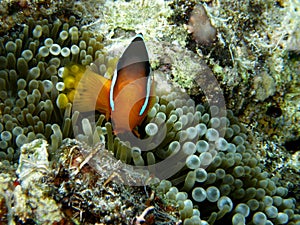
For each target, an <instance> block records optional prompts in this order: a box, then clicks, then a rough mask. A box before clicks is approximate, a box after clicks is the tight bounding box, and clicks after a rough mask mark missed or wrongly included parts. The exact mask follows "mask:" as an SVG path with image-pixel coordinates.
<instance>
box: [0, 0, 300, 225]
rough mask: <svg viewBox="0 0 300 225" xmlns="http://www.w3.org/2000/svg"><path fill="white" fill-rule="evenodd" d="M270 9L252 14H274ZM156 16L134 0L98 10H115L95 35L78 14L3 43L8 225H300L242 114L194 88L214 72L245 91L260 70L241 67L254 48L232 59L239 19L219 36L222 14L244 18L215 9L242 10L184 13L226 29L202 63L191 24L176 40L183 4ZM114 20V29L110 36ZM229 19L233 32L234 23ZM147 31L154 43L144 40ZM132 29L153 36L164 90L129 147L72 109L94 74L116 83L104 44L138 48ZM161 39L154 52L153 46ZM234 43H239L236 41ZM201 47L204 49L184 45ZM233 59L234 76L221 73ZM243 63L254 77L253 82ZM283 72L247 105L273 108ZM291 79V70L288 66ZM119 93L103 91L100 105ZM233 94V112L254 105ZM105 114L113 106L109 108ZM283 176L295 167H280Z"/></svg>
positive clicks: (0, 64)
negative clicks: (128, 43) (127, 40)
mask: <svg viewBox="0 0 300 225" xmlns="http://www.w3.org/2000/svg"><path fill="white" fill-rule="evenodd" d="M270 2H271V1H268V2H267V3H266V4H265V3H259V2H257V1H254V2H251V4H252V3H253V4H254V3H255V4H256V5H259V6H261V7H262V6H263V7H262V9H263V10H266V9H267V8H268V9H271V10H274V9H275V8H274V6H272V5H270ZM282 2H285V1H281V3H280V4H281V5H284V6H281V7H283V9H285V7H287V6H289V7H291V5H292V4H294V5H297V4H296V3H293V1H286V3H282ZM137 3H139V4H137ZM1 4H3V3H1ZM132 4H136V5H138V6H139V7H138V10H137V11H134V9H132V7H131V6H132ZM149 4H150V3H149V2H147V1H143V3H142V4H140V2H138V1H136V0H133V1H130V2H125V1H114V2H105V3H99V4H97V7H103V9H105V8H106V7H110V8H107V10H106V11H105V10H104V11H103V12H104V13H103V16H104V17H105V16H106V17H107V16H110V17H109V19H107V20H104V19H103V18H102V15H101V16H100V17H101V18H100V19H99V20H98V21H96V23H94V24H90V25H88V26H85V27H82V26H81V25H79V24H78V19H76V17H74V16H71V17H70V18H68V19H60V20H56V19H55V20H51V19H48V20H46V19H44V20H36V21H35V20H33V19H28V21H27V22H26V24H27V25H25V26H24V27H16V29H15V31H11V32H10V33H9V34H8V35H6V36H3V37H1V38H0V54H1V56H0V87H1V89H0V99H1V102H0V121H1V124H0V134H1V135H0V138H1V140H0V148H1V151H0V159H1V160H0V168H1V174H0V184H1V185H0V216H1V221H3V222H4V223H12V224H13V223H36V224H57V223H70V224H95V223H103V224H112V223H114V224H121V223H124V224H142V223H146V224H201V225H203V224H221V223H223V224H255V225H256V224H299V223H300V215H299V205H298V199H299V198H295V197H297V194H296V193H293V192H292V190H295V188H294V189H292V188H293V187H292V186H291V185H286V184H285V183H284V182H282V179H283V178H282V177H279V176H278V175H276V174H275V173H274V172H272V171H271V168H269V167H268V168H265V164H263V163H266V162H264V161H262V160H261V157H258V156H257V155H256V153H257V152H264V151H262V150H265V149H266V147H261V148H258V147H257V145H256V143H257V142H256V140H255V137H253V136H252V135H251V134H250V133H249V132H248V130H247V129H246V128H245V126H243V125H242V124H240V122H239V119H238V118H237V117H235V116H234V114H235V111H232V110H226V108H224V107H222V106H220V105H215V104H216V102H213V103H214V104H208V103H204V104H203V103H202V101H200V100H199V99H200V96H198V95H197V93H198V94H199V90H197V88H198V89H199V86H197V85H199V82H198V81H200V80H202V81H203V80H205V79H203V77H202V76H201V75H203V74H204V73H205V74H207V72H208V71H209V74H212V72H211V71H210V69H209V66H211V68H213V71H214V72H215V73H216V75H217V76H218V78H219V79H221V80H222V87H224V90H225V93H227V92H228V87H232V83H231V82H232V81H233V80H234V79H233V78H234V77H235V76H236V75H241V79H242V80H244V82H242V83H241V84H240V86H238V87H239V88H241V89H240V90H242V88H243V87H249V86H247V79H246V78H247V77H251V73H252V72H253V71H255V72H257V71H258V70H257V68H254V67H251V65H252V64H251V63H250V64H247V63H248V62H249V60H250V61H251V60H254V58H252V57H250V56H249V57H247V56H246V55H245V52H244V50H245V49H247V48H248V46H247V45H245V46H243V47H241V46H239V47H241V48H236V49H235V50H234V51H232V52H231V53H232V55H231V56H230V54H229V51H230V50H233V47H234V46H233V45H234V44H239V43H238V41H237V40H240V38H242V37H241V36H239V27H234V29H232V28H231V27H230V26H231V25H232V24H231V21H230V20H227V21H224V20H223V25H222V24H221V21H222V17H223V16H224V15H225V14H226V12H227V10H229V11H230V10H231V11H230V12H229V15H230V14H234V13H236V8H235V7H227V8H226V7H223V9H222V10H221V11H220V12H221V14H220V16H219V17H218V16H216V14H215V13H216V11H215V10H216V9H217V8H218V7H221V6H224V5H226V4H228V5H230V4H235V3H229V2H227V1H225V2H215V1H208V3H205V4H203V5H201V6H199V5H197V4H199V2H197V4H196V3H195V4H193V2H192V3H189V4H188V5H189V6H190V7H189V8H188V9H187V8H185V7H181V9H182V10H187V11H190V12H192V8H193V7H194V5H197V7H201V8H202V9H203V10H205V11H206V14H207V17H208V18H209V19H210V22H211V23H210V25H213V26H214V28H215V29H217V38H212V39H211V40H210V42H212V44H211V45H207V46H205V47H203V48H202V47H200V48H202V49H200V48H198V49H197V51H196V52H197V54H198V55H197V54H194V53H192V52H190V51H188V50H187V49H185V48H184V47H182V46H183V45H185V43H190V44H191V43H193V42H194V41H192V39H190V40H189V39H185V38H186V36H187V35H188V34H187V32H186V31H184V26H183V24H182V26H181V25H178V24H177V25H176V26H178V27H177V28H176V26H174V25H172V26H170V24H169V23H171V22H170V20H171V19H172V18H171V17H169V16H170V15H171V14H172V13H174V12H177V13H179V12H180V10H179V9H178V8H176V6H180V5H184V4H183V2H182V1H174V2H173V3H172V7H173V8H174V10H173V11H174V12H173V11H172V10H170V8H169V7H168V6H167V4H166V3H165V2H164V3H161V2H158V1H155V2H154V3H153V4H154V6H155V7H156V8H157V9H159V10H158V13H156V14H155V16H154V18H156V19H153V20H151V19H149V18H151V16H149V15H148V14H149V13H150V14H151V13H153V11H151V7H150V6H149ZM249 4H250V3H249ZM264 4H265V5H264ZM150 5H151V4H150ZM158 5H159V6H161V7H157V6H158ZM286 5H287V6H286ZM85 6H86V5H85V3H82V5H81V6H80V7H79V6H78V4H76V7H77V9H78V11H76V12H75V14H76V13H78V12H79V10H80V12H85V10H88V7H86V8H85ZM112 6H115V7H112ZM97 7H96V8H97ZM122 7H123V8H122ZM130 7H131V9H130V10H131V11H130V12H133V11H134V12H136V14H134V16H136V17H137V18H140V19H141V21H138V20H135V21H134V22H133V23H130V22H128V21H127V19H130V18H131V19H132V17H131V16H130V15H127V14H126V13H125V15H124V17H120V14H122V13H123V14H124V9H128V8H130ZM276 7H277V6H276ZM143 8H144V9H145V10H142V9H143ZM90 10H92V11H93V10H95V9H90ZM247 10H248V11H247ZM247 10H246V9H245V7H242V11H241V17H242V18H243V19H245V18H246V13H250V14H249V16H248V17H249V18H250V19H251V20H252V19H255V18H256V14H255V11H253V10H251V9H250V8H249V9H247ZM249 10H250V11H249ZM109 13H112V15H110V14H109ZM113 13H114V14H113ZM140 14H143V16H140ZM76 15H77V14H76ZM93 15H95V14H93ZM184 15H185V16H184ZM226 15H227V14H226ZM181 16H183V17H185V19H186V24H187V20H188V16H187V15H186V14H184V13H183V14H182V15H181ZM145 17H146V18H147V20H145V21H146V22H145V21H144V18H145ZM160 17H161V19H160V20H157V18H160ZM167 17H169V22H167V21H168V20H167ZM183 17H177V19H178V18H183ZM89 18H90V17H89ZM114 18H119V20H118V21H116V23H115V24H113V22H114ZM232 18H233V20H234V21H235V20H236V16H235V14H234V15H233V17H232ZM173 19H174V18H173ZM105 21H106V22H105ZM129 21H130V20H129ZM152 21H153V22H152ZM193 21H194V22H195V20H192V21H191V22H193ZM105 23H106V24H105ZM136 23H139V24H143V25H144V24H150V25H151V26H150V25H149V26H148V27H147V26H144V27H143V26H141V25H140V26H138V25H136ZM160 23H161V26H160V25H159V24H160ZM124 24H125V25H126V27H125V25H124ZM224 24H225V25H226V26H228V27H226V26H225V25H224ZM259 24H260V23H259ZM97 25H99V27H98V28H99V29H96V30H98V32H99V31H100V32H102V31H103V34H105V36H103V35H100V34H99V33H98V35H95V33H97V32H91V31H90V28H93V29H95V27H97ZM106 25H107V26H106ZM190 25H193V24H190ZM115 26H117V27H115ZM266 26H267V25H266ZM290 26H291V27H292V25H291V24H290ZM135 27H136V28H135ZM162 27H163V28H165V29H162ZM150 28H151V29H150ZM244 28H245V27H244ZM244 28H243V29H244ZM145 29H146V30H147V29H150V31H149V32H144V31H145ZM129 30H132V31H136V32H137V33H139V32H142V33H143V34H144V36H145V42H146V44H147V46H148V48H149V59H150V63H151V64H152V65H153V64H155V66H156V67H155V68H156V70H154V80H155V82H156V83H155V85H156V86H155V91H154V93H155V98H154V100H153V101H154V103H153V107H149V112H147V115H146V116H145V120H144V121H142V122H141V123H139V124H137V125H138V126H137V127H136V128H135V130H136V131H137V132H138V134H139V137H140V138H137V137H136V136H134V135H132V136H130V138H131V139H130V138H129V139H126V136H122V135H120V136H119V135H118V134H117V135H116V133H115V132H114V124H113V123H112V122H113V120H111V119H110V118H109V116H108V115H107V114H108V113H106V112H105V111H104V110H102V109H101V110H99V111H100V112H95V111H94V109H95V107H94V108H91V109H92V111H93V113H90V114H88V113H85V112H82V111H81V110H80V111H81V112H79V111H76V110H75V111H74V105H73V103H74V101H76V90H77V89H78V87H79V86H80V83H81V78H82V77H83V76H85V74H86V73H90V74H93V76H98V77H97V78H99V77H100V76H102V77H105V78H107V79H108V80H110V79H113V77H114V70H115V68H116V65H117V62H118V60H119V58H118V57H120V54H116V55H110V54H108V53H107V50H106V49H105V48H104V45H106V44H107V43H111V42H112V41H113V40H112V39H110V38H112V37H114V38H117V37H121V36H122V34H126V35H128V36H130V37H131V38H132V37H133V36H134V34H131V33H130V32H128V31H129ZM162 30H164V32H162ZM258 31H260V30H258ZM245 32H246V30H245ZM251 32H252V30H251V29H250V31H249V33H247V32H246V33H245V40H248V39H247V38H248V34H250V33H251ZM192 35H193V34H192ZM194 35H195V34H194ZM224 35H227V36H224ZM213 36H214V35H213ZM153 37H155V38H156V41H153V43H151V41H150V40H154V38H153ZM230 37H231V38H232V37H234V38H233V39H232V41H231V42H230V41H229V39H230ZM194 38H195V36H194ZM254 38H255V39H256V40H257V39H259V38H258V37H254ZM121 40H122V38H120V40H118V41H121ZM131 40H132V39H131ZM157 40H158V41H157ZM176 40H177V42H176ZM259 40H260V41H262V40H261V39H259ZM288 40H289V41H288V43H289V44H288V46H290V47H289V49H291V51H293V52H296V51H295V50H294V49H295V47H293V46H291V45H292V44H293V43H296V41H297V40H295V39H293V38H292V37H290V36H289V38H288ZM168 42H170V43H172V44H170V43H168ZM178 43H179V44H178ZM222 43H223V45H222V46H223V47H220V48H218V49H219V51H221V52H222V51H224V54H223V55H222V54H220V56H219V58H218V57H217V55H218V54H216V53H217V52H218V51H217V50H216V48H215V45H216V46H220V44H222ZM247 43H248V42H247ZM251 43H252V42H251ZM257 43H258V44H259V45H258V46H260V44H262V42H257ZM199 44H200V41H199ZM192 46H197V45H192V44H191V45H190V46H189V47H192ZM228 46H229V48H227V47H228ZM256 47H257V46H256ZM277 47H278V46H277ZM281 47H282V46H281V45H280V46H279V47H278V48H276V49H273V53H274V55H272V54H271V53H266V52H264V53H263V54H262V55H263V56H268V59H270V57H275V59H276V61H278V60H280V59H283V60H286V59H285V58H284V57H283V58H282V57H281V58H280V57H277V56H278V55H276V54H277V53H278V51H280V49H281ZM111 49H113V48H112V47H111ZM159 49H160V50H159ZM226 49H227V50H226ZM258 49H259V48H258ZM201 50H203V51H202V52H201ZM151 51H152V52H151ZM239 51H240V52H239ZM208 52H210V53H208ZM248 52H249V51H248ZM183 53H186V54H184V55H183ZM227 53H228V54H227ZM275 53H276V54H275ZM259 54H261V52H260V53H259ZM199 55H201V56H203V58H204V59H206V62H207V63H208V64H209V66H207V65H206V63H205V62H204V61H203V60H202V59H200V58H199V57H198V56H199ZM253 55H254V56H255V52H253ZM165 56H168V57H165ZM239 56H240V57H239ZM231 57H232V58H231ZM276 57H277V58H276ZM296 58H297V57H296ZM232 59H234V61H233V62H231V64H230V65H231V66H232V68H230V66H226V62H229V61H230V60H232ZM218 60H219V61H218ZM239 60H241V61H239ZM183 62H184V63H183ZM242 62H246V63H245V64H244V66H246V67H247V68H250V69H249V70H244V69H245V67H243V66H242V64H243V63H242ZM214 63H215V65H214ZM268 63H269V64H270V60H268ZM190 65H192V66H193V67H191V68H192V69H190V70H188V68H186V67H189V66H190ZM197 65H198V66H197ZM199 65H200V66H199ZM212 65H214V66H212ZM228 65H229V64H228ZM86 66H89V69H88V70H87V69H86V68H87V67H86ZM199 67H200V68H199ZM273 69H274V70H273ZM276 69H278V67H276V68H273V67H272V66H270V70H267V71H260V73H257V77H255V78H253V80H256V81H255V82H254V84H255V85H253V88H254V89H255V90H256V91H257V92H256V95H252V96H253V98H256V99H257V100H258V102H259V104H261V105H263V104H265V102H266V101H268V99H270V98H273V99H274V96H276V93H277V92H278V90H279V89H278V88H281V87H282V85H284V82H283V81H282V83H277V81H278V77H277V74H279V73H278V70H276ZM289 69H290V70H291V71H292V66H291V67H289ZM87 71H88V72H87ZM186 71H189V72H186ZM234 71H235V73H231V72H234ZM270 71H271V72H270ZM224 74H226V76H224ZM175 75H176V76H175ZM212 75H213V74H212ZM227 75H228V76H227ZM292 76H293V77H294V73H292ZM166 77H167V78H166ZM168 78H169V79H168ZM170 79H173V80H175V81H176V80H178V81H179V82H178V83H179V84H181V85H182V86H184V87H185V88H187V92H188V93H193V95H195V99H197V100H196V101H194V100H192V99H191V98H190V97H189V96H188V95H187V94H186V93H185V91H184V90H182V89H180V88H177V87H174V86H172V85H170ZM272 80H273V85H272V87H273V88H272V90H269V92H268V91H266V90H268V88H266V87H265V83H266V81H269V83H270V84H272ZM227 81H228V84H227V83H226V82H227ZM274 81H275V83H276V85H274ZM269 83H268V84H269ZM78 85H79V86H78ZM226 85H227V86H226ZM234 85H237V83H234ZM234 85H233V86H234ZM110 86H111V85H107V90H106V91H105V93H108V92H109V90H110V89H109V88H110ZM175 86H176V85H175ZM200 86H201V85H200ZM235 87H237V86H235ZM292 87H295V85H294V84H293V85H292ZM202 89H204V90H205V87H204V88H203V87H202ZM260 93H261V94H260ZM105 95H107V94H105ZM234 95H235V92H234V90H233V91H232V94H231V95H230V96H233V97H232V98H231V102H230V105H231V104H233V102H234V100H238V99H240V98H243V99H244V100H245V101H246V102H247V101H249V99H250V98H251V96H250V97H246V96H242V97H241V96H239V95H237V96H236V97H234ZM96 96H97V97H98V95H96ZM100 96H102V94H101V93H100ZM206 97H208V99H210V98H211V96H206ZM114 104H117V103H116V102H115V103H114ZM118 104H119V103H118ZM105 105H109V106H111V105H110V103H109V99H108V102H106V103H105ZM241 105H243V104H241ZM92 106H95V104H94V105H92ZM272 107H273V108H276V107H275V106H274V105H272ZM272 107H271V106H268V108H269V109H270V110H269V111H268V114H270V115H275V114H274V113H272V112H271V111H272V110H271V108H272ZM241 108H243V107H241ZM241 108H240V107H238V108H237V109H236V110H237V111H239V110H240V109H241ZM72 110H73V111H72ZM258 113H259V111H258ZM282 113H283V114H284V113H285V111H284V110H283V111H282ZM276 115H277V114H276ZM279 117H280V115H279ZM248 128H249V127H248ZM130 130H131V129H130ZM129 133H131V132H129ZM68 138H76V139H77V140H71V139H68ZM126 140H128V141H126ZM46 141H47V142H48V143H49V145H48V146H47V142H46ZM145 149H146V150H147V151H144V150H145ZM296 156H297V154H295V157H296ZM281 165H286V164H285V163H284V161H282V164H281ZM289 165H293V167H296V168H297V165H298V164H295V163H293V162H292V161H289ZM289 168H291V167H289ZM15 172H17V176H16V173H15ZM158 178H159V179H158ZM295 179H296V176H295ZM126 184H127V185H126ZM132 185H140V187H132ZM295 185H297V181H295V182H294V186H295ZM298 197H299V196H298ZM49 212H50V213H49Z"/></svg>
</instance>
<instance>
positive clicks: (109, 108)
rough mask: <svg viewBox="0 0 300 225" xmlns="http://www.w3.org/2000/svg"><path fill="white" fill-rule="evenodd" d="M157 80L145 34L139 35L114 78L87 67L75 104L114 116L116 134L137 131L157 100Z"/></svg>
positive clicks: (126, 51) (123, 57) (119, 65)
mask: <svg viewBox="0 0 300 225" xmlns="http://www.w3.org/2000/svg"><path fill="white" fill-rule="evenodd" d="M153 94H154V82H153V76H152V70H151V66H150V62H149V56H148V51H147V48H146V45H145V42H144V38H143V35H142V34H138V35H136V36H135V37H134V38H133V40H132V41H131V43H130V44H129V46H128V47H127V48H126V49H125V51H124V52H123V54H122V55H121V57H120V59H119V61H118V63H117V66H116V69H115V71H114V74H113V77H112V79H111V80H110V79H107V78H105V77H104V76H101V75H100V74H97V73H95V72H93V71H92V70H91V68H89V67H87V69H86V71H85V72H84V74H83V76H82V78H81V80H80V82H79V84H78V86H77V88H76V93H75V97H74V102H73V107H74V109H75V110H77V111H79V112H87V111H93V110H97V111H99V112H100V113H103V114H105V117H106V120H109V119H111V122H112V125H113V131H114V133H115V134H119V133H124V132H128V131H131V132H134V133H135V134H136V135H137V136H139V134H138V133H137V131H135V130H134V128H135V127H136V126H138V125H140V124H141V123H142V121H143V120H144V118H145V117H146V115H147V113H148V111H149V109H150V108H151V107H152V106H153V104H154V97H153Z"/></svg>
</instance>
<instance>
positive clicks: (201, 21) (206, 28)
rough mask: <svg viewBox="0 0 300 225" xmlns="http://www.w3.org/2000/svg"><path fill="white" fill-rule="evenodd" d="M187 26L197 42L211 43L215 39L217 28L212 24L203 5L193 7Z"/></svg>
mask: <svg viewBox="0 0 300 225" xmlns="http://www.w3.org/2000/svg"><path fill="white" fill-rule="evenodd" d="M187 28H188V31H189V32H190V33H192V36H193V38H194V39H195V41H196V42H197V43H199V44H203V45H211V44H212V43H213V42H214V41H215V39H216V35H217V30H216V28H214V27H213V26H212V24H211V22H210V20H209V17H208V16H207V13H206V10H205V8H204V7H203V5H196V6H195V7H194V9H193V11H192V13H191V17H190V20H189V24H188V26H187Z"/></svg>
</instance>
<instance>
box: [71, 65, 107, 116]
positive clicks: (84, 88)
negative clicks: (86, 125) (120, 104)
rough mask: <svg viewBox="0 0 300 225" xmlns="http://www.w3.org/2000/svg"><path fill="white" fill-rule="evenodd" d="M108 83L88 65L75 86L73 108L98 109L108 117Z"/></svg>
mask: <svg viewBox="0 0 300 225" xmlns="http://www.w3.org/2000/svg"><path fill="white" fill-rule="evenodd" d="M110 84H111V81H110V80H109V79H107V78H105V77H103V76H101V75H99V74H97V73H95V72H93V71H92V70H91V69H90V68H89V67H88V68H87V69H86V71H85V72H84V74H83V76H82V78H81V80H80V81H79V83H78V86H77V88H76V91H75V97H74V102H73V109H74V110H76V111H79V112H88V111H94V110H98V111H99V112H101V113H103V114H105V115H106V119H108V118H109V115H110V106H109V88H110Z"/></svg>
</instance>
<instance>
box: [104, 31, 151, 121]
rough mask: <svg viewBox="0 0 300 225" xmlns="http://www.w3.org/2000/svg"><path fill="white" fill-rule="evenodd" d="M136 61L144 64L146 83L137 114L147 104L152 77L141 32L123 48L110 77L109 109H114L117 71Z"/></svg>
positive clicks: (140, 113) (143, 109)
mask: <svg viewBox="0 0 300 225" xmlns="http://www.w3.org/2000/svg"><path fill="white" fill-rule="evenodd" d="M136 63H143V64H144V66H145V77H147V85H146V97H145V100H144V103H143V105H142V107H141V109H140V112H139V115H140V116H141V115H142V114H143V113H144V112H145V110H146V108H147V106H148V104H149V97H150V92H151V84H152V79H151V73H152V70H151V67H150V62H149V56H148V50H147V47H146V45H145V42H144V38H143V35H142V34H137V35H136V36H135V37H134V38H133V40H132V41H131V43H130V44H129V46H128V47H127V48H126V49H125V51H124V53H123V54H122V56H121V57H120V59H119V61H118V63H117V67H116V69H115V71H114V75H113V78H112V82H111V88H110V93H109V102H110V107H111V110H112V111H114V109H115V104H114V94H115V93H114V89H115V85H116V83H117V79H118V74H119V71H120V70H121V69H123V68H125V67H127V66H130V65H132V64H136Z"/></svg>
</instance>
